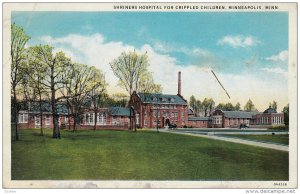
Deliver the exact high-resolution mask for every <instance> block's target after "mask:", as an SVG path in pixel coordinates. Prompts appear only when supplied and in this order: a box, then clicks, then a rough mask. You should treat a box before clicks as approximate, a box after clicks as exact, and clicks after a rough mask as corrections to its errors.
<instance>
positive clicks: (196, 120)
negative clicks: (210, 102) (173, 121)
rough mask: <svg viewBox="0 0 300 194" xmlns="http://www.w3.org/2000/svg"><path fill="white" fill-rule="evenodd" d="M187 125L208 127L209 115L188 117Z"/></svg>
mask: <svg viewBox="0 0 300 194" xmlns="http://www.w3.org/2000/svg"><path fill="white" fill-rule="evenodd" d="M187 127H193V128H210V127H211V118H210V117H188V122H187Z"/></svg>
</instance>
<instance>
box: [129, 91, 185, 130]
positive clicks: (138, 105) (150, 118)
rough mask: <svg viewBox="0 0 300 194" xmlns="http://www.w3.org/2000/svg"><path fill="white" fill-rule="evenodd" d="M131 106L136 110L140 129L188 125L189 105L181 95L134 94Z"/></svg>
mask: <svg viewBox="0 0 300 194" xmlns="http://www.w3.org/2000/svg"><path fill="white" fill-rule="evenodd" d="M129 106H130V107H132V109H134V117H135V121H136V125H137V126H138V128H156V127H158V128H164V127H165V126H168V125H170V124H176V125H177V127H183V126H185V125H187V118H188V105H187V101H186V100H185V99H184V98H183V97H182V96H180V95H167V94H146V93H136V92H133V94H132V96H131V99H130V101H129Z"/></svg>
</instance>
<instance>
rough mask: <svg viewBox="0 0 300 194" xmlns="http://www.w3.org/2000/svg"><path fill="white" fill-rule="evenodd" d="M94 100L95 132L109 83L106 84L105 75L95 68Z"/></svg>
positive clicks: (93, 70)
mask: <svg viewBox="0 0 300 194" xmlns="http://www.w3.org/2000/svg"><path fill="white" fill-rule="evenodd" d="M91 76H92V77H93V78H92V83H91V84H92V85H91V86H92V91H91V94H92V100H93V107H92V108H93V111H94V115H95V118H94V130H96V128H97V118H98V117H99V116H98V110H99V108H100V107H101V103H102V98H103V97H104V95H103V94H104V93H105V92H106V86H107V83H106V82H105V77H104V74H103V73H102V72H101V71H100V70H99V69H96V68H95V67H92V75H91Z"/></svg>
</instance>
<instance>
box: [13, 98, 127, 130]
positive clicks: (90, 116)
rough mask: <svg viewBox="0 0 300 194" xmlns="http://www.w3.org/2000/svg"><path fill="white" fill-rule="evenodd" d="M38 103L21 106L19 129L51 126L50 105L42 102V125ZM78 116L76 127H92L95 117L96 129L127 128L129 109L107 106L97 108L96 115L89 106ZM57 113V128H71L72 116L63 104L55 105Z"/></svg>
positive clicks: (72, 123) (72, 124)
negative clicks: (78, 121)
mask: <svg viewBox="0 0 300 194" xmlns="http://www.w3.org/2000/svg"><path fill="white" fill-rule="evenodd" d="M37 104H38V103H37V102H35V103H30V104H28V105H26V106H23V107H22V110H21V111H19V117H18V121H19V127H20V129H27V128H41V127H43V128H53V117H52V114H51V105H50V103H49V102H43V103H42V112H43V114H42V125H41V122H40V109H39V106H38V105H37ZM83 112H84V113H83V114H82V115H81V118H80V123H79V124H77V126H76V128H77V129H93V128H94V125H95V119H96V129H128V128H129V121H130V119H129V116H130V109H129V108H125V107H108V108H99V109H98V110H97V117H96V116H95V112H94V110H93V109H92V108H91V107H89V108H85V109H84V110H83ZM57 113H58V115H59V120H58V121H59V122H58V125H59V128H61V129H72V128H73V126H74V118H73V116H68V115H69V112H68V109H67V107H66V106H65V105H64V104H58V105H57Z"/></svg>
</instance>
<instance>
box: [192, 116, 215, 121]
mask: <svg viewBox="0 0 300 194" xmlns="http://www.w3.org/2000/svg"><path fill="white" fill-rule="evenodd" d="M209 120H210V118H209V117H188V121H209Z"/></svg>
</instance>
